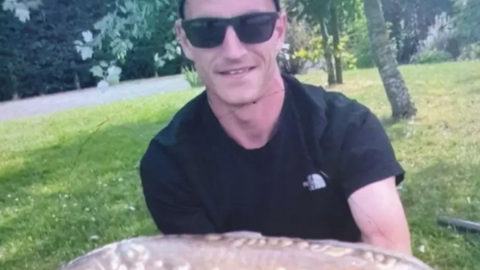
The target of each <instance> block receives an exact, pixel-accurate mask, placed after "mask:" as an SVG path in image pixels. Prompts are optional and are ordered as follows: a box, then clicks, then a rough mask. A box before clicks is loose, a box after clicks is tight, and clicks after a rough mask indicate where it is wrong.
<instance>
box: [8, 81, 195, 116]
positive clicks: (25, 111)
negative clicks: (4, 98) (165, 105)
mask: <svg viewBox="0 0 480 270" xmlns="http://www.w3.org/2000/svg"><path fill="white" fill-rule="evenodd" d="M189 87H190V86H189V84H188V82H187V81H186V80H185V79H184V78H183V77H182V76H181V75H177V76H171V77H164V78H160V79H147V80H141V81H131V82H125V83H122V84H120V85H117V86H115V87H112V88H106V89H105V90H103V91H102V90H100V89H98V88H87V89H84V90H79V91H73V92H66V93H59V94H52V95H46V96H40V97H33V98H28V99H23V100H16V101H8V102H4V103H0V123H1V122H4V121H7V120H13V119H20V118H24V117H29V116H35V115H42V114H51V113H56V112H59V111H63V110H68V109H74V108H79V107H88V106H94V105H100V104H106V103H110V102H115V101H121V100H127V99H133V98H139V97H145V96H150V95H154V94H159V93H166V92H171V91H178V90H184V89H188V88H189Z"/></svg>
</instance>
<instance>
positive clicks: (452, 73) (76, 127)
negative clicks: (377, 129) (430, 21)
mask: <svg viewBox="0 0 480 270" xmlns="http://www.w3.org/2000/svg"><path fill="white" fill-rule="evenodd" d="M478 70H480V63H478V62H472V63H449V64H441V65H431V66H417V67H415V66H407V67H402V72H403V74H404V76H405V79H406V81H407V83H408V86H409V88H410V92H411V94H412V96H413V99H414V101H415V103H416V106H417V107H418V108H419V115H418V118H417V119H416V120H415V121H411V122H410V121H405V122H402V123H397V124H391V123H390V122H389V121H388V120H387V119H388V116H389V114H390V110H389V104H388V101H387V99H386V96H385V93H384V91H383V88H382V85H381V82H380V80H379V76H378V73H377V71H376V70H361V71H350V72H347V73H346V74H345V81H346V83H345V84H344V85H342V86H338V87H335V89H336V90H339V91H342V92H344V93H346V94H347V95H348V96H350V97H352V98H355V99H357V100H359V101H361V102H363V103H364V104H366V105H368V106H369V107H370V108H371V109H372V110H373V111H374V112H375V113H377V115H378V116H379V117H380V118H382V119H384V120H385V121H384V123H385V127H386V129H387V131H388V133H389V135H390V137H391V139H392V141H393V144H394V147H395V149H396V153H397V155H398V158H399V159H400V161H401V162H402V164H403V165H404V167H405V168H406V169H407V171H408V174H407V180H406V182H405V185H404V186H403V189H402V198H403V200H404V203H405V205H406V208H407V211H408V213H407V214H408V218H409V222H410V224H411V229H412V234H413V245H414V251H415V255H417V256H418V257H420V258H421V259H424V260H425V261H427V262H428V263H431V264H432V265H433V266H435V267H437V268H438V269H439V270H460V269H469V270H470V269H478V265H480V244H479V243H480V241H479V240H478V239H477V240H475V238H474V237H473V236H468V237H465V236H460V235H457V234H455V233H453V232H452V231H450V230H446V229H441V228H439V227H438V226H437V225H436V223H435V218H436V216H437V215H441V214H446V215H452V216H456V217H460V218H466V219H471V220H476V221H480V192H478V191H479V190H480V167H479V165H480V143H479V140H480V114H478V113H477V112H478V106H479V105H480V73H478ZM300 78H301V80H303V81H306V82H309V83H314V84H320V83H323V82H324V81H325V75H324V74H322V73H318V74H308V75H305V76H300ZM197 93H198V90H196V91H191V92H185V93H169V94H163V95H158V96H155V97H149V98H142V99H138V100H134V101H128V102H119V103H115V104H111V105H108V106H102V107H95V108H89V109H78V110H73V111H68V112H64V113H60V114H55V115H52V116H43V117H36V118H31V119H25V120H21V121H10V122H6V123H4V124H0V134H1V135H0V137H1V138H2V143H1V145H0V158H1V162H0V186H1V188H0V269H9V270H26V269H37V270H51V269H55V268H56V267H57V266H58V264H59V262H61V261H68V260H70V259H72V258H74V257H76V256H78V255H80V254H82V253H84V252H87V251H89V250H91V249H93V248H95V247H98V246H99V245H103V244H105V243H108V242H112V241H116V240H120V239H123V238H128V237H132V236H136V235H140V234H153V233H155V227H154V225H153V223H152V221H151V220H150V217H149V215H148V213H147V212H146V209H145V206H144V203H143V197H142V194H141V190H140V186H139V178H138V173H137V167H136V166H137V162H138V160H139V158H140V157H141V155H142V154H143V151H144V149H145V147H146V146H147V143H148V141H149V140H150V138H151V137H152V136H153V135H154V134H155V133H156V132H157V131H158V130H159V129H160V128H161V127H162V126H163V125H164V124H165V123H166V121H168V119H169V118H170V117H171V115H172V114H173V113H174V112H175V111H176V110H177V109H178V108H179V107H180V106H181V105H183V104H184V103H185V102H186V101H187V100H189V99H190V98H191V97H193V96H194V95H196V94H197ZM420 247H422V248H420Z"/></svg>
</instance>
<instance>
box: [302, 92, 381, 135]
mask: <svg viewBox="0 0 480 270" xmlns="http://www.w3.org/2000/svg"><path fill="white" fill-rule="evenodd" d="M303 86H304V88H305V92H306V93H307V95H308V96H309V97H310V98H311V99H312V100H313V102H314V103H313V104H314V106H315V107H316V109H317V110H318V111H319V114H321V115H320V117H323V118H324V120H325V122H326V131H329V132H334V133H338V132H341V131H344V132H345V131H346V130H347V129H349V128H351V127H356V126H359V125H361V124H362V123H363V122H365V121H366V120H367V119H368V118H369V117H372V116H373V117H376V116H375V115H374V113H373V112H372V111H371V110H370V108H368V107H367V106H366V105H365V104H363V103H361V102H359V101H357V100H355V99H353V98H351V97H348V96H347V95H345V94H344V93H342V92H339V91H335V90H327V89H325V88H324V87H323V86H316V85H310V84H303ZM337 135H338V134H337Z"/></svg>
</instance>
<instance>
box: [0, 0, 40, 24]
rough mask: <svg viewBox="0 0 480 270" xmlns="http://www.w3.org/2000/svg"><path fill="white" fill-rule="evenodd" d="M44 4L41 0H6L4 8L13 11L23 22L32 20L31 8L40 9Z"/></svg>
mask: <svg viewBox="0 0 480 270" xmlns="http://www.w3.org/2000/svg"><path fill="white" fill-rule="evenodd" d="M40 5H42V1H41V0H27V1H21V2H18V1H17V0H4V2H3V4H2V8H3V10H5V11H11V12H13V13H14V14H15V17H17V18H18V19H19V20H20V21H21V22H26V21H28V20H30V10H35V9H38V8H39V7H40Z"/></svg>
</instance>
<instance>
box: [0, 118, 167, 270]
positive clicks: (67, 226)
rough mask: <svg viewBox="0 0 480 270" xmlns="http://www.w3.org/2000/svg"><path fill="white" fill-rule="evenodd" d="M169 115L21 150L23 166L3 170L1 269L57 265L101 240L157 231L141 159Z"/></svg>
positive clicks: (42, 269)
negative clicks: (145, 194)
mask: <svg viewBox="0 0 480 270" xmlns="http://www.w3.org/2000/svg"><path fill="white" fill-rule="evenodd" d="M166 121H167V120H166V119H164V120H162V121H160V122H155V123H153V122H141V123H132V124H125V125H114V126H112V125H108V124H105V125H104V126H102V127H100V128H99V129H98V130H97V131H95V132H93V133H87V132H85V133H77V134H76V136H75V137H71V138H67V139H63V140H62V141H61V142H59V143H58V144H56V145H53V146H50V147H47V148H43V149H37V150H27V151H24V152H18V155H17V156H16V157H17V158H20V156H19V155H22V156H21V158H22V162H21V163H20V165H18V166H17V167H10V168H7V169H6V171H4V172H3V174H0V184H1V186H2V189H0V206H1V212H0V213H1V216H2V218H1V219H0V255H2V256H0V257H3V261H2V260H0V269H9V270H20V269H22V270H23V269H38V270H47V269H48V270H51V269H56V268H57V267H58V265H59V263H60V262H62V261H68V260H71V259H73V258H74V257H77V256H78V255H80V254H82V253H85V252H87V251H89V250H91V249H93V248H95V247H97V246H99V245H102V244H105V243H108V242H112V241H117V240H120V239H123V238H129V237H133V236H136V235H142V234H154V233H156V228H155V227H154V224H153V222H152V221H151V219H150V216H149V214H148V213H147V211H146V208H145V206H144V201H143V194H142V192H141V184H140V180H139V176H138V168H137V166H136V165H137V164H138V161H139V160H140V158H141V156H142V155H143V153H144V150H145V149H146V147H147V144H148V143H149V141H150V139H151V138H152V136H154V134H155V133H156V132H158V130H160V128H162V127H163V125H164V124H166V123H167V122H166ZM92 236H98V237H99V239H91V237H92Z"/></svg>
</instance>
